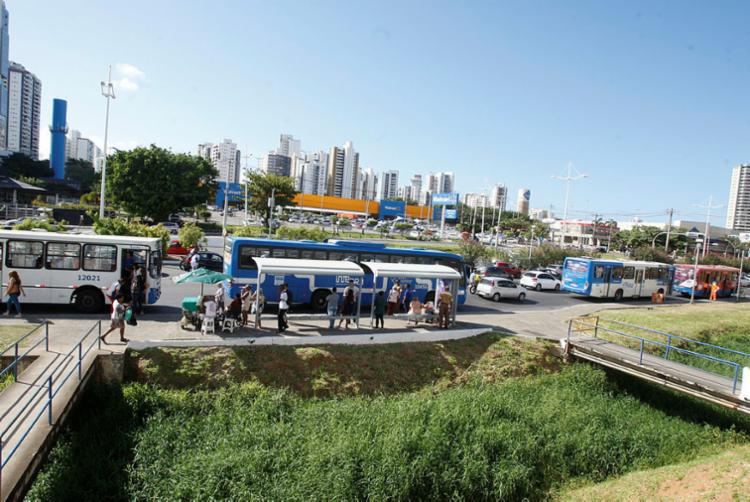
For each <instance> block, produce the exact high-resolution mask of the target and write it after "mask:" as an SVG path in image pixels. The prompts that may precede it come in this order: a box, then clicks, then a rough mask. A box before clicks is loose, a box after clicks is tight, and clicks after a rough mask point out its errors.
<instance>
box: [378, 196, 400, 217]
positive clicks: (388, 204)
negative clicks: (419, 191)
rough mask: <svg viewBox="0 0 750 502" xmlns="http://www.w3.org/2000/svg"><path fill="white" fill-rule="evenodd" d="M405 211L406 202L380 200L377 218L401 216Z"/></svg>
mask: <svg viewBox="0 0 750 502" xmlns="http://www.w3.org/2000/svg"><path fill="white" fill-rule="evenodd" d="M405 212H406V202H404V201H400V200H381V201H380V211H379V212H378V218H379V219H381V220H382V219H384V218H388V217H390V218H395V217H396V216H403V215H404V213H405Z"/></svg>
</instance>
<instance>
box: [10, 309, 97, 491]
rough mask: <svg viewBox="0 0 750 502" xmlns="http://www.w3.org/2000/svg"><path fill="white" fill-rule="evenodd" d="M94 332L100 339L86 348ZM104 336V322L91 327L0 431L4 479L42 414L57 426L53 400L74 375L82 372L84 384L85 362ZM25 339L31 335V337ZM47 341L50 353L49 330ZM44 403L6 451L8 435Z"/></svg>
mask: <svg viewBox="0 0 750 502" xmlns="http://www.w3.org/2000/svg"><path fill="white" fill-rule="evenodd" d="M92 333H96V334H97V336H96V337H95V338H94V339H93V341H91V342H90V343H88V345H84V342H85V341H86V339H87V338H88V337H89V336H91V334H92ZM101 333H102V323H101V321H97V322H96V323H95V324H94V325H93V326H92V327H91V328H89V330H88V331H87V332H86V334H84V335H83V336H82V337H81V339H80V340H78V343H76V344H75V345H74V346H73V348H72V349H70V350H69V351H68V352H67V353H66V354H63V355H62V358H61V360H60V361H59V362H58V363H57V365H56V366H55V367H54V369H53V370H52V371H51V372H50V373H49V375H48V376H47V378H46V384H45V385H38V386H36V390H35V391H34V392H33V394H32V395H31V397H30V398H29V399H26V402H25V403H24V404H23V405H22V406H20V409H18V411H17V412H16V413H15V415H14V416H13V418H12V419H10V421H9V422H8V424H7V425H6V426H5V428H4V429H3V430H2V431H0V477H1V476H2V470H3V469H4V468H5V466H6V465H7V464H8V462H9V461H10V459H11V458H12V457H13V455H14V454H15V453H16V451H17V450H18V448H20V447H21V445H22V444H23V442H24V441H25V440H26V438H27V437H28V435H29V434H30V433H31V430H32V429H33V428H34V426H35V425H36V423H37V422H38V421H39V419H40V418H41V417H42V415H44V414H45V413H46V414H47V421H48V424H49V425H52V424H53V403H54V401H53V400H54V398H55V396H57V394H58V393H59V392H60V390H61V389H62V387H63V385H65V383H66V382H67V381H68V379H69V378H70V377H71V376H72V375H73V374H74V373H76V371H77V373H78V380H79V381H80V380H81V379H82V378H83V371H82V368H83V361H84V359H85V358H86V356H87V355H88V354H89V352H90V351H91V349H92V348H93V347H94V345H97V343H98V348H99V349H101V338H100V337H101ZM25 336H28V334H27V335H25ZM45 339H46V340H47V344H46V350H48V351H49V328H47V330H46V336H45ZM6 350H7V349H6ZM75 357H77V359H78V360H77V362H76V363H75V364H74V365H73V366H72V367H71V368H70V369H68V370H67V373H65V370H66V366H67V365H69V364H70V362H71V359H72V358H75ZM45 391H46V393H47V397H46V400H44V398H41V399H43V401H40V400H38V399H37V398H38V397H39V395H40V393H43V392H45ZM40 403H43V406H42V407H41V408H40V409H39V410H37V412H36V415H34V417H33V418H32V419H31V421H30V422H29V424H28V425H27V426H26V428H25V430H24V431H23V432H22V433H21V437H20V438H19V439H18V440H17V441H15V443H14V444H13V445H12V446H11V447H10V450H9V451H8V452H6V451H5V450H6V447H8V445H7V444H6V441H5V439H4V438H5V437H6V435H7V434H8V433H9V432H10V431H11V430H13V429H15V428H16V427H18V425H19V423H20V419H21V418H22V417H25V416H26V415H27V414H28V413H29V412H30V411H31V410H32V409H33V408H34V407H35V406H37V405H39V404H40Z"/></svg>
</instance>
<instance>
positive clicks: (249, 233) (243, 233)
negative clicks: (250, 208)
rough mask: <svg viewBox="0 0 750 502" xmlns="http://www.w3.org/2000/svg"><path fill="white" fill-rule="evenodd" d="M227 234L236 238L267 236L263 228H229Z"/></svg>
mask: <svg viewBox="0 0 750 502" xmlns="http://www.w3.org/2000/svg"><path fill="white" fill-rule="evenodd" d="M227 233H229V234H231V235H234V236H236V237H262V236H264V235H265V229H264V228H263V227H246V226H229V227H227Z"/></svg>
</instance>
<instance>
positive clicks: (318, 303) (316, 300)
mask: <svg viewBox="0 0 750 502" xmlns="http://www.w3.org/2000/svg"><path fill="white" fill-rule="evenodd" d="M330 294H331V292H330V291H328V290H327V289H318V290H315V292H314V293H313V295H312V298H311V299H310V304H311V305H312V308H313V309H315V310H325V309H326V298H328V295H330Z"/></svg>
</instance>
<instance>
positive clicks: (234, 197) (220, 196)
mask: <svg viewBox="0 0 750 502" xmlns="http://www.w3.org/2000/svg"><path fill="white" fill-rule="evenodd" d="M225 186H226V182H224V181H220V182H219V183H217V187H216V204H215V205H216V207H222V206H223V205H224V187H225ZM227 193H228V194H229V197H228V199H229V202H239V201H242V200H244V198H245V193H244V192H243V190H242V185H240V184H239V183H230V184H229V190H228V191H227Z"/></svg>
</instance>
